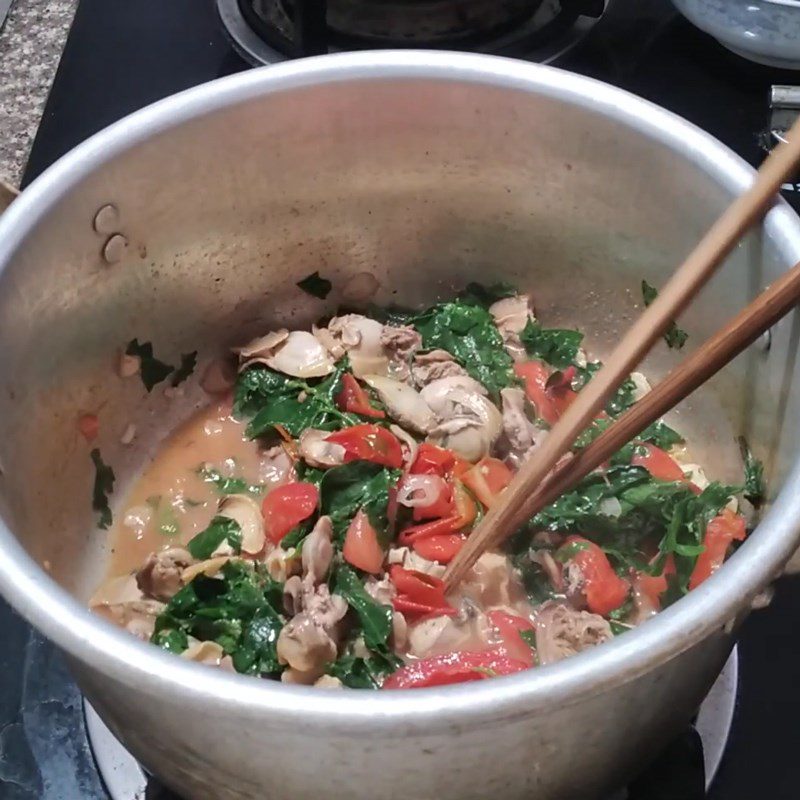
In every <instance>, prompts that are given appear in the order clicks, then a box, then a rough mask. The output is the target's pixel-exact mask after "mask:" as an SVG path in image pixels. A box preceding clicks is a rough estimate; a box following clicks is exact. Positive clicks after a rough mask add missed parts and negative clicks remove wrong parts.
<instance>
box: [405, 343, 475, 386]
mask: <svg viewBox="0 0 800 800" xmlns="http://www.w3.org/2000/svg"><path fill="white" fill-rule="evenodd" d="M411 373H412V375H413V376H414V381H415V383H416V384H417V385H418V386H426V385H427V384H429V383H431V382H432V381H437V380H439V379H440V378H452V377H454V376H456V375H466V374H467V371H466V370H465V369H464V367H462V366H461V364H459V363H458V362H457V361H456V360H455V359H454V358H453V356H451V355H450V353H448V352H447V350H431V351H430V353H417V355H415V356H414V364H413V366H412V368H411Z"/></svg>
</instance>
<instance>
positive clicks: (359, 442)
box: [326, 423, 403, 469]
mask: <svg viewBox="0 0 800 800" xmlns="http://www.w3.org/2000/svg"><path fill="white" fill-rule="evenodd" d="M326 440H327V441H329V442H335V443H336V444H339V445H341V446H342V447H343V448H344V450H345V458H344V460H345V461H372V462H374V463H375V464H383V465H384V466H385V467H394V468H395V469H399V468H400V467H401V466H402V465H403V450H402V448H401V447H400V441H399V439H398V438H397V437H396V436H395V435H394V434H393V433H391V432H390V431H388V430H386V428H381V427H380V426H379V425H371V424H370V423H364V424H363V425H353V426H352V427H350V428H343V429H342V430H340V431H336V433H332V434H331V435H330V436H327V437H326Z"/></svg>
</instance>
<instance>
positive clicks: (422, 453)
mask: <svg viewBox="0 0 800 800" xmlns="http://www.w3.org/2000/svg"><path fill="white" fill-rule="evenodd" d="M455 462H456V456H455V454H454V453H453V452H452V451H450V450H445V449H444V447H437V446H436V445H435V444H429V443H428V442H423V443H422V444H421V445H420V446H419V450H418V451H417V457H416V458H415V459H414V463H413V464H412V465H411V469H410V470H409V472H411V474H412V475H438V476H439V477H441V478H444V477H445V476H446V475H447V473H448V472H449V471H450V470H451V469H452V468H453V465H454V464H455Z"/></svg>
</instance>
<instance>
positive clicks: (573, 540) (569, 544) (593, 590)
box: [556, 536, 630, 616]
mask: <svg viewBox="0 0 800 800" xmlns="http://www.w3.org/2000/svg"><path fill="white" fill-rule="evenodd" d="M556 558H558V560H559V561H562V562H566V561H571V562H572V563H574V564H575V565H577V567H578V569H580V571H581V574H582V575H583V588H582V591H583V594H584V596H585V597H586V604H587V605H588V606H589V611H591V612H592V613H594V614H600V615H602V616H605V615H606V614H609V613H611V612H612V611H613V610H614V609H615V608H619V607H620V606H621V605H622V604H623V603H624V602H625V600H626V598H627V597H628V590H629V588H630V587H629V586H628V582H627V581H625V580H623V579H622V578H620V577H619V575H617V573H616V572H614V569H613V567H612V566H611V563H610V562H609V560H608V558H607V557H606V554H605V553H604V552H603V551H602V550H601V549H600V548H599V547H598V546H597V545H596V544H595V543H594V542H590V541H589V540H588V539H584V538H583V537H582V536H568V537H567V540H566V541H565V542H564V544H563V545H561V547H560V548H559V549H558V551H557V552H556Z"/></svg>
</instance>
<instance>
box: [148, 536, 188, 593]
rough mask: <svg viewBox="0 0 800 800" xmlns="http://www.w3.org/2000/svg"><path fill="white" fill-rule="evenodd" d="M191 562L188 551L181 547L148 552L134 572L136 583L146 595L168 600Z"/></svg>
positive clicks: (179, 584) (179, 585)
mask: <svg viewBox="0 0 800 800" xmlns="http://www.w3.org/2000/svg"><path fill="white" fill-rule="evenodd" d="M193 563H194V559H193V558H192V556H191V554H190V553H189V551H188V550H184V549H183V548H181V547H171V548H170V549H169V550H162V551H161V552H160V553H150V555H149V556H147V559H146V560H145V562H144V564H143V565H142V567H141V569H140V570H139V571H138V572H137V573H136V584H137V586H138V587H139V588H140V589H141V590H142V592H143V593H144V595H145V596H147V597H152V598H155V599H156V600H169V599H170V598H171V597H172V596H173V595H174V594H177V592H178V590H179V589H180V588H181V587H182V586H183V580H182V578H181V575H182V573H183V571H184V570H185V569H186V568H187V567H189V566H191V565H192V564H193Z"/></svg>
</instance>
